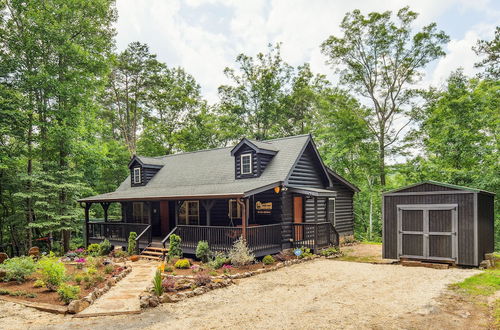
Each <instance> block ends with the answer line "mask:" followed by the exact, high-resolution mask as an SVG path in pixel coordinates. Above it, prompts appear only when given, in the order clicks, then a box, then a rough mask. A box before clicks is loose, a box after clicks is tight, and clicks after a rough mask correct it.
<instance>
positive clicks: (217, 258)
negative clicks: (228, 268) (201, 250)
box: [208, 252, 231, 269]
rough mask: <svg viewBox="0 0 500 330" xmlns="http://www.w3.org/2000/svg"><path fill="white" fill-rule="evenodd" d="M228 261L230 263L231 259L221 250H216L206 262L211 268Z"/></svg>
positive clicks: (216, 267) (219, 266) (217, 267)
mask: <svg viewBox="0 0 500 330" xmlns="http://www.w3.org/2000/svg"><path fill="white" fill-rule="evenodd" d="M228 263H231V260H229V259H228V258H227V256H226V255H225V254H224V253H223V252H216V253H215V254H214V256H213V257H212V260H210V261H209V262H208V265H209V266H210V267H212V268H213V269H219V268H221V267H222V266H224V265H225V264H228Z"/></svg>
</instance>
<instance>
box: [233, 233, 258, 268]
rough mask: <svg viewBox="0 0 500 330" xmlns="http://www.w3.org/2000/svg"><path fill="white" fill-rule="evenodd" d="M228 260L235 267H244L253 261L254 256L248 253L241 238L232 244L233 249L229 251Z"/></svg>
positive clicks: (248, 250)
mask: <svg viewBox="0 0 500 330" xmlns="http://www.w3.org/2000/svg"><path fill="white" fill-rule="evenodd" d="M229 259H231V263H232V264H233V265H235V266H236V267H239V266H246V265H249V264H251V263H253V262H254V261H255V256H254V255H253V254H252V253H251V252H250V249H249V248H248V246H247V242H246V241H245V239H244V238H243V237H240V238H238V239H237V240H236V242H234V244H233V247H232V248H231V250H230V251H229Z"/></svg>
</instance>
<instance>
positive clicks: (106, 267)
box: [104, 265, 114, 275]
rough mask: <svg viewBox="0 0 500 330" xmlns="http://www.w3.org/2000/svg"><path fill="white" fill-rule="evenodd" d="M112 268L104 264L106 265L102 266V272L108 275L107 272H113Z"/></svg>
mask: <svg viewBox="0 0 500 330" xmlns="http://www.w3.org/2000/svg"><path fill="white" fill-rule="evenodd" d="M113 269H114V267H113V266H111V265H106V266H104V273H105V274H108V275H109V274H111V273H112V272H113Z"/></svg>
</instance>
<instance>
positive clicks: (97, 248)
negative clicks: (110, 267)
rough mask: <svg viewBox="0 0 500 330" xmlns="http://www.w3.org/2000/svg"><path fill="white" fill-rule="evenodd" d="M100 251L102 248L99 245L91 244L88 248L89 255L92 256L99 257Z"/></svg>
mask: <svg viewBox="0 0 500 330" xmlns="http://www.w3.org/2000/svg"><path fill="white" fill-rule="evenodd" d="M100 251H101V246H100V245H99V244H97V243H94V244H90V245H89V246H88V247H87V253H88V254H90V255H91V256H97V255H99V253H100Z"/></svg>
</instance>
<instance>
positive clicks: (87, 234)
mask: <svg viewBox="0 0 500 330" xmlns="http://www.w3.org/2000/svg"><path fill="white" fill-rule="evenodd" d="M80 206H81V204H80ZM91 206H92V203H85V205H84V206H83V208H84V210H85V230H84V233H85V240H84V242H85V247H87V246H89V218H90V207H91Z"/></svg>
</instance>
